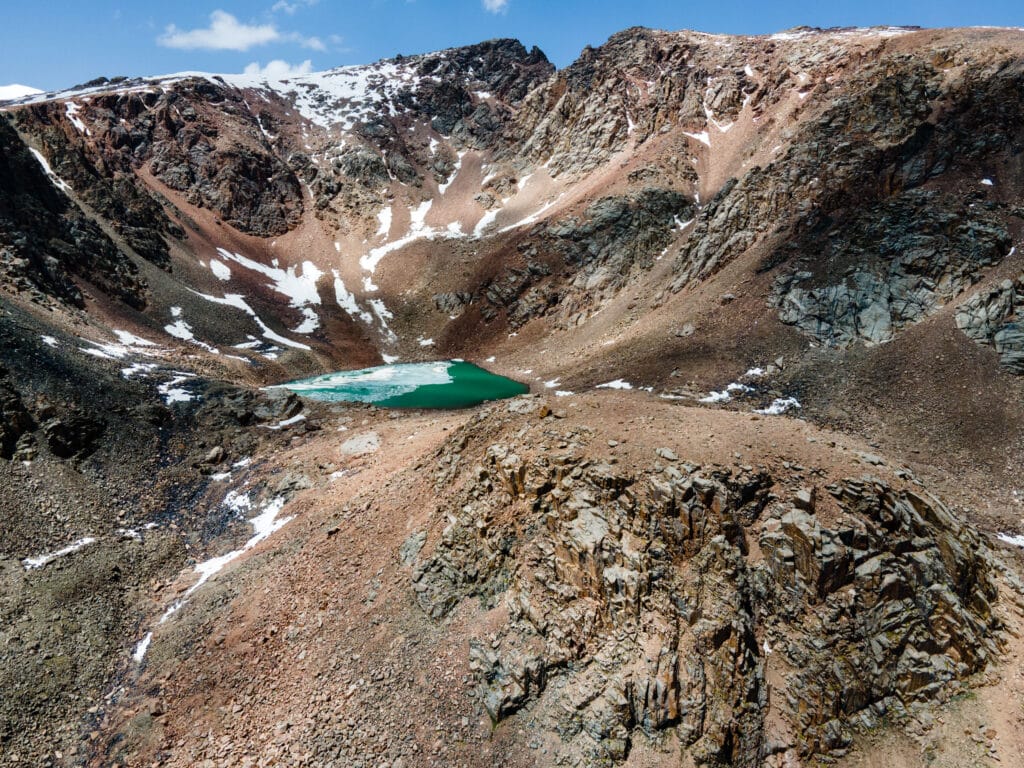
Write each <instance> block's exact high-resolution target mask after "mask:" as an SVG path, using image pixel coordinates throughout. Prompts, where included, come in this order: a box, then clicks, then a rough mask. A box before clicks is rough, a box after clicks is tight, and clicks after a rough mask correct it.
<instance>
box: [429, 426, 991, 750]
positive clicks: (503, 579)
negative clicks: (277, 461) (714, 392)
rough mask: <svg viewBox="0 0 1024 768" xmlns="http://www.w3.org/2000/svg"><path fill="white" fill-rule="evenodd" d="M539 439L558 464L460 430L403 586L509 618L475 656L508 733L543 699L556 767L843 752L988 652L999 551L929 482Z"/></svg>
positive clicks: (948, 685) (952, 683) (439, 603)
mask: <svg viewBox="0 0 1024 768" xmlns="http://www.w3.org/2000/svg"><path fill="white" fill-rule="evenodd" d="M545 434H546V435H547V436H549V437H550V438H552V439H554V440H556V441H558V442H559V444H560V445H561V446H563V448H562V450H559V451H548V452H535V451H534V450H533V446H531V445H527V444H523V445H518V444H513V443H496V444H491V445H490V446H489V447H487V448H486V449H485V450H483V453H478V452H476V451H474V450H472V449H470V448H467V447H466V441H467V437H468V436H469V434H468V433H467V434H466V435H456V436H455V437H454V438H453V439H452V440H451V441H450V442H449V443H448V444H447V446H446V447H445V448H444V449H443V450H442V451H440V452H439V454H438V457H437V458H438V467H439V469H438V471H437V475H436V483H437V488H438V490H439V491H440V492H441V493H446V492H447V490H448V489H449V488H457V489H458V491H457V492H456V493H454V494H453V495H452V496H451V497H449V498H448V499H447V500H446V501H444V502H442V504H441V506H440V508H439V510H438V515H437V517H438V519H446V520H447V525H446V527H444V529H443V530H435V531H432V532H430V533H429V539H428V540H427V546H426V547H425V548H424V551H425V552H426V553H427V554H424V555H423V556H421V557H420V559H419V560H418V561H417V562H415V564H414V566H413V571H412V583H411V587H412V589H413V591H414V593H415V595H416V597H417V600H418V601H419V603H420V605H421V606H422V608H423V610H424V611H426V612H427V613H429V615H431V616H432V617H434V618H436V619H441V618H443V617H445V616H447V615H448V614H449V613H450V612H451V611H452V610H453V609H454V608H455V607H456V606H457V605H459V604H460V603H462V601H464V600H466V599H467V598H472V599H473V600H475V601H479V602H480V604H481V607H482V608H483V609H488V608H492V607H495V606H497V605H503V606H504V607H505V609H506V610H507V611H508V621H507V623H506V624H505V625H504V626H503V627H502V628H501V629H499V630H498V632H497V634H496V635H495V637H494V638H493V640H487V641H484V640H481V641H480V642H473V643H472V644H471V649H470V657H471V665H472V667H473V668H474V669H475V670H476V673H477V679H478V683H479V686H480V695H481V697H482V700H483V702H484V705H485V707H486V709H487V711H488V712H489V713H490V715H491V717H492V718H493V719H494V720H495V721H501V720H503V719H505V718H508V717H510V716H513V715H514V714H515V713H516V712H518V711H519V710H520V709H522V708H523V707H527V706H529V707H530V709H531V717H532V718H533V719H534V720H538V719H539V720H540V722H543V723H544V724H545V730H549V731H551V732H554V733H557V734H558V737H559V741H558V746H557V748H556V754H555V759H554V763H553V764H558V765H561V764H566V765H568V764H576V763H573V760H580V759H582V761H583V763H582V764H586V765H614V764H617V763H619V762H621V761H622V760H624V759H625V758H626V757H627V756H628V754H629V753H630V750H631V749H632V747H633V746H634V745H635V744H636V743H637V742H638V741H639V740H647V739H650V740H655V741H659V743H663V742H662V741H661V740H662V739H663V737H664V736H665V735H666V734H667V733H668V732H672V733H673V734H674V735H675V737H676V738H677V739H678V743H679V744H680V745H681V749H682V751H683V753H685V754H686V755H688V756H689V758H690V759H692V760H693V761H694V763H696V764H704V765H735V766H751V767H753V766H762V765H790V764H793V763H792V761H793V760H794V759H796V758H798V757H800V758H806V757H808V756H810V755H813V754H822V753H830V752H831V753H833V754H834V755H840V754H843V753H844V752H845V750H846V748H847V747H848V745H849V744H850V742H851V739H852V733H853V730H854V729H856V728H859V727H863V726H868V727H871V726H873V725H874V724H876V723H877V722H878V721H879V718H881V717H895V718H899V717H900V716H901V715H902V714H904V713H905V708H906V707H907V706H909V705H910V704H911V702H913V701H915V700H925V699H933V698H935V697H941V696H943V695H945V694H947V693H948V692H949V691H951V690H956V689H957V686H958V681H960V680H962V679H963V678H964V677H966V676H968V675H969V674H971V673H972V672H974V671H977V670H978V669H980V668H982V667H984V666H985V664H986V662H987V660H988V659H989V658H990V657H991V654H992V653H993V652H994V651H995V650H996V647H997V646H996V639H995V638H996V630H997V628H998V621H997V620H996V619H995V618H994V617H993V614H992V611H991V608H990V603H991V601H993V600H994V599H995V598H996V588H995V583H994V580H993V578H994V572H993V567H992V564H991V563H990V560H989V556H988V555H987V554H986V553H985V550H984V547H983V546H982V545H981V542H980V540H979V539H978V537H977V535H976V534H975V533H974V532H973V531H972V530H971V529H969V528H967V527H966V526H964V525H963V524H962V523H961V522H959V521H958V520H957V519H956V518H955V517H954V516H953V515H952V514H951V513H950V512H949V510H948V509H946V507H945V506H943V504H942V503H941V502H939V501H938V500H936V499H934V498H932V497H930V496H928V495H927V494H925V493H922V492H921V491H919V490H915V489H906V488H899V487H894V486H892V485H890V484H888V483H886V482H883V481H881V480H879V479H877V478H873V477H863V478H849V479H847V480H845V481H843V482H840V483H835V484H830V485H827V486H824V487H819V486H818V485H815V484H813V483H811V484H808V485H804V486H802V487H798V488H791V487H786V486H785V485H784V484H780V483H779V482H778V481H777V480H776V479H775V478H773V477H772V476H771V475H770V474H769V473H768V472H767V471H765V470H763V469H754V468H750V469H749V470H748V469H744V470H741V471H740V470H736V471H727V470H723V469H720V468H715V467H707V468H702V467H699V466H695V465H692V464H687V463H686V462H683V461H680V460H679V459H677V457H676V456H675V455H674V454H673V453H672V451H670V450H668V449H659V451H658V456H657V457H655V458H656V461H653V460H652V462H651V464H650V465H648V466H642V467H640V466H638V467H625V466H616V465H613V464H607V463H603V462H597V461H593V460H590V459H588V458H587V455H586V450H585V448H584V446H585V444H586V442H587V441H588V440H589V435H588V434H587V433H586V430H582V431H581V430H574V431H571V432H568V433H557V432H555V431H550V430H549V431H548V432H546V433H545ZM431 542H433V544H431ZM422 544H423V540H420V541H419V542H418V545H422ZM415 551H416V550H413V552H415Z"/></svg>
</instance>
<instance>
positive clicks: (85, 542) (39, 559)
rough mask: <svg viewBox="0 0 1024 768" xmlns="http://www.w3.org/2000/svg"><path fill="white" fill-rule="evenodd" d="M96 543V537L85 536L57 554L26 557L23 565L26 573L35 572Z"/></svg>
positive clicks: (50, 553) (22, 562) (49, 553)
mask: <svg viewBox="0 0 1024 768" xmlns="http://www.w3.org/2000/svg"><path fill="white" fill-rule="evenodd" d="M95 543H96V539H95V538H94V537H92V536H85V537H83V538H81V539H78V540H77V541H73V542H71V543H70V544H68V545H67V546H66V547H63V548H62V549H58V550H57V551H56V552H47V553H46V554H45V555H37V556H36V557H26V558H25V559H24V560H22V561H21V564H22V565H23V566H25V570H26V571H34V570H37V569H39V568H42V567H43V566H45V565H47V564H49V563H52V562H53V561H54V560H56V559H57V558H60V557H65V556H66V555H70V554H71V553H72V552H77V551H78V550H80V549H82V548H84V547H87V546H89V545H90V544H95Z"/></svg>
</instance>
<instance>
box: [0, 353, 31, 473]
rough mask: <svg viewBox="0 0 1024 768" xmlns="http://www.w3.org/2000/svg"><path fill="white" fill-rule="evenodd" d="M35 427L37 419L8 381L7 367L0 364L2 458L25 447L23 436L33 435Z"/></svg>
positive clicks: (0, 439) (0, 452)
mask: <svg viewBox="0 0 1024 768" xmlns="http://www.w3.org/2000/svg"><path fill="white" fill-rule="evenodd" d="M35 428H36V423H35V419H33V418H32V414H30V413H29V412H28V409H27V408H26V407H25V404H24V403H23V402H22V401H21V396H20V395H19V393H18V390H17V389H15V388H14V386H13V385H12V384H11V382H10V381H8V372H7V369H6V368H3V367H2V366H0V459H10V458H12V457H13V456H14V455H15V452H16V451H17V449H18V448H20V447H23V443H22V439H23V437H25V436H28V435H31V432H32V431H33V430H34V429H35Z"/></svg>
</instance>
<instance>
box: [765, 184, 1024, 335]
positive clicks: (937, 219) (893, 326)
mask: <svg viewBox="0 0 1024 768" xmlns="http://www.w3.org/2000/svg"><path fill="white" fill-rule="evenodd" d="M788 247H789V250H790V251H791V252H793V253H794V255H795V257H796V258H795V260H796V261H797V262H798V263H801V264H802V265H806V267H807V269H799V270H798V271H795V272H792V273H789V274H784V275H781V276H780V277H779V278H778V279H777V280H776V284H775V288H774V291H773V293H772V296H771V298H770V301H771V302H772V303H773V304H774V305H775V306H777V307H778V308H779V319H780V320H781V321H782V322H783V323H786V324H787V325H794V326H796V327H797V328H799V329H800V330H802V331H804V332H805V333H808V334H810V335H811V336H813V337H815V338H816V339H818V340H819V341H821V342H822V343H824V344H826V345H828V346H835V347H845V346H848V345H849V344H851V343H852V342H854V341H864V342H866V343H869V344H881V343H883V342H886V341H889V340H891V339H892V338H893V335H894V334H895V333H896V331H898V330H899V328H901V327H902V326H905V325H909V324H911V323H916V322H919V321H920V320H923V319H924V318H925V317H927V316H928V315H930V314H931V313H932V312H934V311H935V310H936V309H938V308H939V307H940V306H941V305H942V304H943V303H944V302H947V301H949V300H950V299H952V298H954V297H955V296H957V295H958V294H960V293H961V292H962V291H963V290H964V289H965V288H967V287H968V286H970V285H971V284H972V283H974V282H975V281H977V280H978V279H979V277H980V274H981V270H982V269H983V268H984V267H986V266H990V265H992V264H995V263H996V262H998V261H999V260H1000V259H1002V257H1003V256H1005V255H1006V253H1007V252H1008V251H1009V249H1010V236H1009V233H1008V232H1007V231H1006V229H1005V228H1004V227H1003V226H1002V224H1001V223H1000V222H999V221H998V220H997V219H996V218H995V217H993V216H992V215H990V214H988V213H987V212H985V211H984V210H980V209H977V208H974V207H969V206H960V205H958V204H957V203H956V201H955V200H953V199H951V198H949V197H947V196H943V195H939V194H937V193H929V192H924V191H921V190H914V191H910V192H906V193H903V194H901V195H897V196H895V197H893V198H891V199H889V200H887V201H886V202H884V203H881V204H879V205H876V206H872V207H870V208H867V209H864V210H860V211H857V212H855V213H853V214H852V215H851V216H849V217H847V218H846V220H844V221H838V222H835V221H834V222H831V226H830V228H829V230H828V232H821V233H816V234H815V235H813V236H810V237H806V238H803V239H802V240H799V241H795V242H793V243H791V244H790V245H789V246H788ZM809 254H813V256H808V255H809ZM812 270H813V271H812ZM815 273H817V274H815ZM840 275H841V276H840ZM833 281H835V282H833ZM822 283H824V285H823V284H822Z"/></svg>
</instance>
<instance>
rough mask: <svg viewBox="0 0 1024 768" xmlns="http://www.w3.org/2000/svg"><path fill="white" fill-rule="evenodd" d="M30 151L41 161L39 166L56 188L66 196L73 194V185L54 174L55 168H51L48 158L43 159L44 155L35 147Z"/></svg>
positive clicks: (30, 148)
mask: <svg viewBox="0 0 1024 768" xmlns="http://www.w3.org/2000/svg"><path fill="white" fill-rule="evenodd" d="M28 151H29V152H31V153H32V156H33V157H34V158H35V159H36V160H37V161H39V165H41V166H42V167H43V172H44V173H46V175H47V176H48V177H49V179H50V181H52V182H53V184H54V186H56V187H57V189H59V190H60V191H61V192H63V193H64V194H66V195H70V194H71V185H70V184H68V183H67V182H66V181H64V179H62V178H61V177H60V176H58V175H57V174H56V173H54V172H53V168H51V167H50V163H49V162H47V160H46V158H45V157H43V155H42V153H40V152H39V150H38V149H36V148H35V147H29V148H28Z"/></svg>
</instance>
